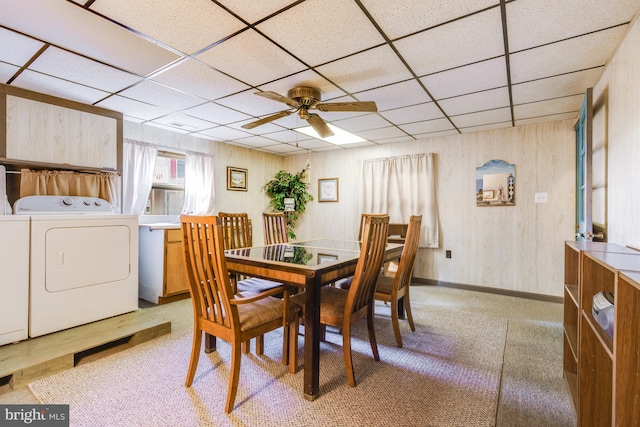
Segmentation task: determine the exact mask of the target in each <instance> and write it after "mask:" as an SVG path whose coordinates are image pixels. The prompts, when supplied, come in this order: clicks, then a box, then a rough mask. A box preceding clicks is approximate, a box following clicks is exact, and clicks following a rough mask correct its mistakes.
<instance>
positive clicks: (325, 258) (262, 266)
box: [225, 239, 404, 400]
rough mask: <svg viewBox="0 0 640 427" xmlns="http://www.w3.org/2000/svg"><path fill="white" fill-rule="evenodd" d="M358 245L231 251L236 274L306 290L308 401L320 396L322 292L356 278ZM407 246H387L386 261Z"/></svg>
mask: <svg viewBox="0 0 640 427" xmlns="http://www.w3.org/2000/svg"><path fill="white" fill-rule="evenodd" d="M360 246H361V243H360V242H359V241H357V240H337V239H314V240H304V241H296V242H289V243H281V244H274V245H265V246H255V247H250V248H242V249H231V250H227V251H225V258H226V261H227V269H228V270H229V272H230V273H233V274H238V275H243V276H251V277H261V278H264V279H268V280H273V281H276V282H280V283H283V284H286V285H288V286H294V287H298V288H303V289H304V290H305V317H304V357H303V370H304V387H303V388H304V390H303V392H304V397H305V398H306V399H307V400H315V399H316V398H317V397H318V396H319V395H320V339H321V329H320V288H321V287H322V286H327V285H330V284H332V283H334V282H336V281H337V280H340V279H342V278H345V277H349V276H353V274H354V272H355V270H356V264H357V263H358V258H359V256H360ZM403 247H404V245H403V244H402V243H389V242H388V243H387V245H386V248H385V257H384V262H388V261H395V260H398V259H399V258H400V256H401V254H402V249H403Z"/></svg>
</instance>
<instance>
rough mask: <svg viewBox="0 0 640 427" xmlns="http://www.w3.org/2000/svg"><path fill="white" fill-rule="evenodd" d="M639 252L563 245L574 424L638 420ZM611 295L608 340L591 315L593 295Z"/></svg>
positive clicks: (567, 353)
mask: <svg viewBox="0 0 640 427" xmlns="http://www.w3.org/2000/svg"><path fill="white" fill-rule="evenodd" d="M639 283H640V252H637V251H634V250H632V249H628V248H625V247H624V246H620V245H616V244H611V243H596V242H570V241H567V242H565V286H564V358H563V364H564V374H565V379H566V381H567V386H568V389H569V392H570V394H571V398H572V400H573V403H574V408H575V410H576V415H577V421H578V423H577V424H578V426H598V427H599V426H608V425H613V426H618V425H620V426H622V425H632V424H631V423H630V421H631V420H635V421H637V420H638V417H639V416H640V409H638V408H639V406H640V397H638V396H639V395H640V379H639V375H640V371H639V368H640V358H639V356H638V354H639V353H640V329H639V328H638V321H639V319H640V317H639V316H640V285H639ZM601 291H608V292H611V293H613V294H614V295H615V307H616V312H615V330H614V336H613V339H612V338H611V337H609V336H608V335H607V334H606V333H605V332H604V330H603V329H602V328H601V327H600V326H599V325H598V324H597V323H596V321H595V320H594V318H593V315H592V314H591V307H592V303H593V296H594V295H595V294H597V293H598V292H601Z"/></svg>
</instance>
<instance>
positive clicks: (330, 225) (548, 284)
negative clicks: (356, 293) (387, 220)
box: [285, 120, 575, 296]
mask: <svg viewBox="0 0 640 427" xmlns="http://www.w3.org/2000/svg"><path fill="white" fill-rule="evenodd" d="M573 126H574V121H572V120H566V121H561V122H553V123H545V124H538V125H530V126H523V127H518V128H507V129H500V130H494V131H486V132H478V133H473V134H463V135H456V136H446V137H438V138H431V139H425V140H421V141H416V142H411V143H402V144H393V145H388V146H384V145H382V146H378V147H375V148H353V149H349V150H344V151H329V152H325V153H314V154H312V155H311V156H310V158H309V159H310V163H311V169H310V172H311V190H312V192H313V194H314V195H317V180H318V179H319V178H334V177H337V178H339V179H340V201H339V202H338V203H317V201H314V202H312V203H313V204H314V205H313V206H312V208H310V209H308V211H307V213H305V215H304V216H303V217H302V219H301V221H300V225H299V231H298V233H297V234H298V236H299V237H300V238H312V237H317V236H329V237H334V238H350V237H352V238H356V237H357V235H358V232H357V227H358V219H359V215H360V212H359V211H358V206H357V200H358V197H357V182H358V176H357V161H359V160H362V159H366V158H379V157H389V156H397V155H403V154H413V153H424V152H433V153H436V169H437V187H438V189H437V192H438V210H439V215H440V237H441V246H440V248H438V249H420V252H419V255H418V260H417V262H416V265H415V270H414V271H415V272H414V275H415V276H416V277H420V278H424V279H433V280H439V281H444V282H451V283H458V284H465V285H474V286H482V287H490V288H498V289H503V290H515V291H520V292H530V293H536V294H544V295H553V296H560V295H562V291H563V254H564V252H563V247H564V246H563V245H564V240H567V239H573V236H574V233H575V219H574V216H575V215H574V205H575V188H574V187H575V154H574V151H575V133H574V130H573ZM492 159H500V160H504V161H506V162H507V163H513V164H515V171H516V180H515V186H516V206H515V207H476V199H475V173H476V167H478V166H482V165H483V164H484V163H485V162H486V161H488V160H492ZM305 161H306V156H298V157H294V158H287V159H286V160H285V163H286V165H287V170H295V169H298V168H301V167H302V166H304V163H305ZM535 193H547V198H548V202H547V203H535V202H534V197H535ZM445 250H451V251H452V258H451V259H447V258H445Z"/></svg>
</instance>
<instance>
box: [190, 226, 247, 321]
mask: <svg viewBox="0 0 640 427" xmlns="http://www.w3.org/2000/svg"><path fill="white" fill-rule="evenodd" d="M180 223H181V229H182V246H183V249H184V263H185V270H186V272H187V277H188V279H189V292H190V294H191V298H192V300H193V307H194V310H195V311H196V315H197V317H199V318H204V319H208V320H210V321H211V322H214V323H216V324H218V325H219V326H220V327H224V328H229V329H230V328H231V327H232V326H233V325H234V324H237V322H238V312H237V309H236V307H235V306H233V305H232V304H230V303H229V300H230V299H231V298H233V289H232V287H231V282H230V280H229V272H228V270H227V264H226V259H225V256H224V243H223V239H222V228H221V221H220V219H219V218H218V217H216V216H197V215H181V216H180Z"/></svg>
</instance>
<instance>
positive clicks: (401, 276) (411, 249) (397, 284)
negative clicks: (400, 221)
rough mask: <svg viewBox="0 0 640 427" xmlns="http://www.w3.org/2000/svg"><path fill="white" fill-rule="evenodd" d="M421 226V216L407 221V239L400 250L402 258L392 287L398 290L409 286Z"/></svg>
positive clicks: (412, 217)
mask: <svg viewBox="0 0 640 427" xmlns="http://www.w3.org/2000/svg"><path fill="white" fill-rule="evenodd" d="M421 226H422V215H412V216H411V218H410V219H409V227H408V228H407V238H406V239H405V242H404V248H403V249H402V256H401V258H400V263H399V264H398V270H397V272H396V275H395V278H394V283H393V287H394V289H397V290H400V289H402V288H404V287H405V286H409V285H411V277H412V276H413V263H414V261H415V259H416V254H417V253H418V246H419V245H420V227H421Z"/></svg>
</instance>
